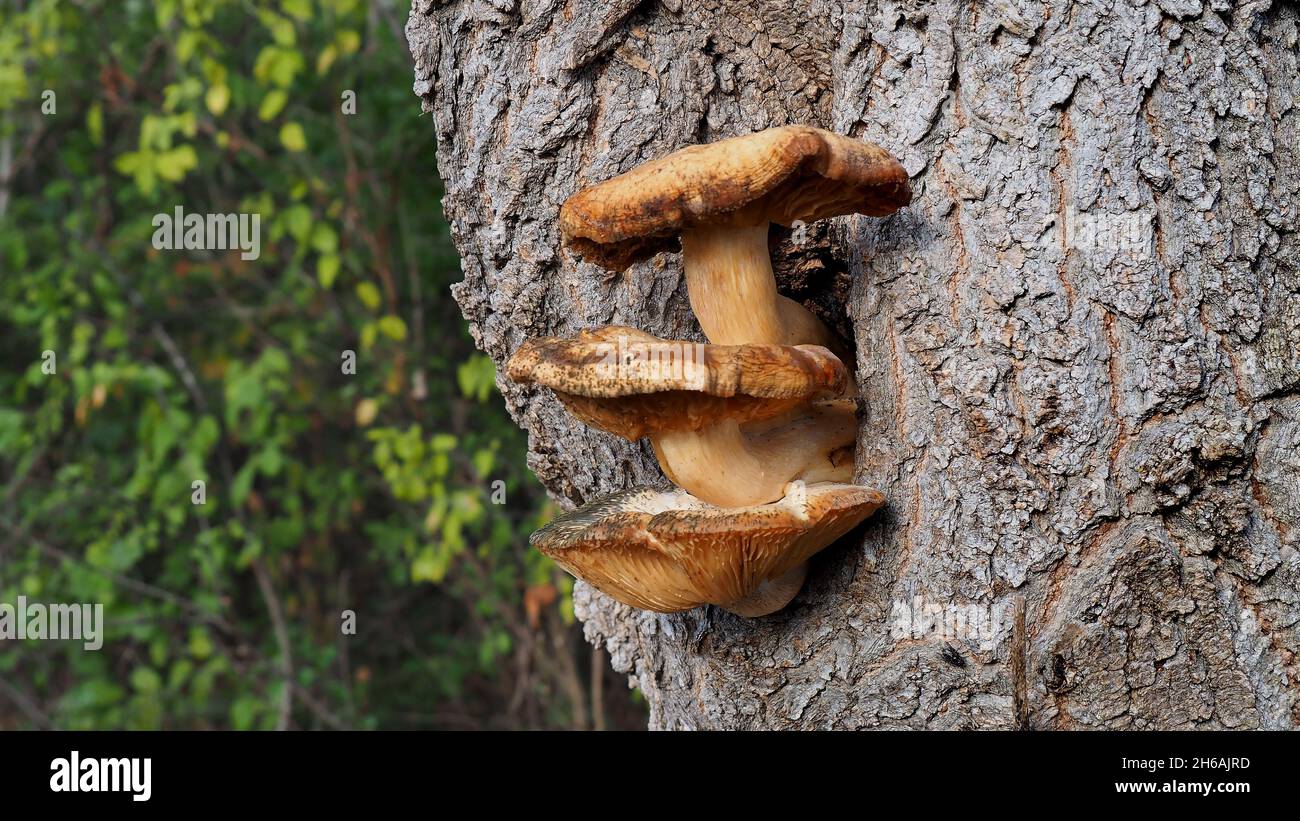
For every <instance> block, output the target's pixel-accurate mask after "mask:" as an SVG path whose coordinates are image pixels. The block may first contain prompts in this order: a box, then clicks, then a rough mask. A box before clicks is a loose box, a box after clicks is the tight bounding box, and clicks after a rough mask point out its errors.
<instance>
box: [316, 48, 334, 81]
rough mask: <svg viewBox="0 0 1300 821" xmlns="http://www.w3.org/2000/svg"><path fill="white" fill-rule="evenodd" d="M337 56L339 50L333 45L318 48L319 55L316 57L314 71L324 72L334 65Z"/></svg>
mask: <svg viewBox="0 0 1300 821" xmlns="http://www.w3.org/2000/svg"><path fill="white" fill-rule="evenodd" d="M338 56H339V50H338V49H337V48H335V47H334V46H333V45H328V46H326V47H325V48H323V49H321V50H320V56H319V57H317V58H316V73H317V74H324V73H325V72H327V71H329V70H330V66H332V65H334V61H335V59H337V58H338Z"/></svg>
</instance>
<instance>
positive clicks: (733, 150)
mask: <svg viewBox="0 0 1300 821" xmlns="http://www.w3.org/2000/svg"><path fill="white" fill-rule="evenodd" d="M911 199H912V192H911V187H910V185H909V182H908V176H907V172H906V171H905V170H904V169H903V166H902V164H900V163H899V162H898V160H897V159H895V158H894V157H893V156H892V155H891V154H890V153H889V152H888V151H885V150H884V149H883V148H881V147H879V146H877V145H874V144H872V143H868V142H864V141H861V140H855V139H853V138H851V137H845V136H842V135H840V134H835V133H832V132H830V131H825V130H823V129H820V128H813V127H811V126H803V125H793V126H783V127H780V128H770V129H767V130H766V131H760V132H757V133H754V134H748V135H744V136H741V137H733V138H731V139H727V140H721V141H719V142H715V143H710V144H708V145H696V146H690V147H687V148H683V149H681V150H680V151H675V152H673V153H672V154H669V155H667V156H665V157H661V158H659V159H657V160H652V161H650V162H647V163H645V164H643V165H640V166H638V167H636V168H634V169H633V170H631V171H629V172H627V173H625V174H622V175H620V176H617V177H614V178H613V179H610V180H606V181H605V182H602V183H599V184H597V185H593V186H591V187H589V188H585V189H583V190H581V191H579V192H578V193H576V194H574V195H573V196H572V197H570V198H569V199H568V201H566V202H565V203H564V206H563V207H562V208H561V209H560V230H561V234H562V235H563V238H564V242H565V244H566V245H567V246H568V247H569V248H570V249H572V250H573V251H574V252H575V253H577V254H578V255H579V256H581V257H582V258H583V259H585V260H587V261H588V262H592V263H595V264H597V265H600V266H602V267H604V268H607V269H609V270H614V271H621V270H623V269H625V268H627V267H628V266H629V265H631V264H633V263H634V262H638V261H639V260H642V259H647V258H649V257H651V256H653V255H654V254H656V253H659V252H660V251H675V250H677V249H678V247H679V244H678V240H677V236H678V235H679V234H680V233H681V232H682V231H684V230H689V229H691V228H695V227H701V226H707V225H719V224H730V225H758V224H763V223H767V222H775V223H778V224H780V225H787V226H788V225H790V224H791V223H792V222H795V221H798V220H803V221H812V220H818V219H825V218H827V217H833V216H838V215H841V214H854V213H856V214H866V215H868V216H883V215H886V214H890V213H893V212H894V211H896V210H897V209H899V208H901V207H903V206H905V205H907V204H908V203H909V202H911Z"/></svg>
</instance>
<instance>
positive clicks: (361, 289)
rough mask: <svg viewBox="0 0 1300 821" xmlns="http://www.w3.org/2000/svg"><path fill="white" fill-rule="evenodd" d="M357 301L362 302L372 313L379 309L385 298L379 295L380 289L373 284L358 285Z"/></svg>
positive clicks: (363, 283)
mask: <svg viewBox="0 0 1300 821" xmlns="http://www.w3.org/2000/svg"><path fill="white" fill-rule="evenodd" d="M357 299H359V300H361V302H362V304H364V305H365V306H366V307H367V308H369V309H370V310H372V311H373V310H375V309H377V308H378V307H379V303H380V302H382V301H383V298H382V297H381V296H380V295H379V289H378V288H376V287H375V284H374V283H373V282H362V283H358V284H357Z"/></svg>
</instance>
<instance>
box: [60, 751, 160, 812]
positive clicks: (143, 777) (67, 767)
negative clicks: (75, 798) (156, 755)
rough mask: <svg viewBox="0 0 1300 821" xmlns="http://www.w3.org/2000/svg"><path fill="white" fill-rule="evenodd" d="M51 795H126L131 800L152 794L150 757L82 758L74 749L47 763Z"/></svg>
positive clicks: (147, 797)
mask: <svg viewBox="0 0 1300 821" xmlns="http://www.w3.org/2000/svg"><path fill="white" fill-rule="evenodd" d="M50 772H51V773H53V775H51V776H50V791H51V792H125V793H131V800H132V801H148V800H149V798H150V796H152V795H153V783H152V782H153V759H152V758H84V759H83V758H82V757H81V753H79V752H77V751H76V750H73V751H72V754H71V755H70V756H68V757H67V758H56V759H54V760H53V761H51V762H50Z"/></svg>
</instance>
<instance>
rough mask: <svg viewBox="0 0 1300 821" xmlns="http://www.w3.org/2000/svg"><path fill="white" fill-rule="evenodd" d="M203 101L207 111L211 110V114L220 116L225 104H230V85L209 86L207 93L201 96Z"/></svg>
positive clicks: (224, 109) (223, 111)
mask: <svg viewBox="0 0 1300 821" xmlns="http://www.w3.org/2000/svg"><path fill="white" fill-rule="evenodd" d="M203 102H205V103H207V106H208V111H211V112H212V116H214V117H220V116H221V115H222V114H224V113H225V111H226V106H228V105H230V86H227V85H219V86H212V87H210V88H209V89H208V93H207V95H206V96H205V97H204V98H203Z"/></svg>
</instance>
